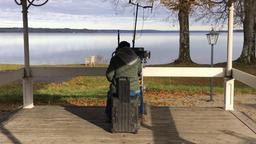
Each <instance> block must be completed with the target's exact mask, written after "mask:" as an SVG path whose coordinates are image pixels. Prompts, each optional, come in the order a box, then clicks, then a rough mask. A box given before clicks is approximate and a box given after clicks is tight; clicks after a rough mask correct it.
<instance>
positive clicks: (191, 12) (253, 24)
mask: <svg viewBox="0 0 256 144" xmlns="http://www.w3.org/2000/svg"><path fill="white" fill-rule="evenodd" d="M111 1H115V2H116V3H118V2H119V0H111ZM154 1H159V0H134V2H138V3H140V2H148V3H152V2H154ZM160 3H161V4H163V5H164V6H165V7H166V8H168V9H169V10H170V14H172V15H176V16H177V17H178V22H179V28H180V39H179V56H178V58H177V59H176V61H175V63H193V61H192V60H191V56H190V40H189V39H190V38H189V37H190V34H189V19H190V17H193V18H195V19H196V20H197V21H198V20H201V21H204V22H206V23H208V24H214V25H224V24H225V23H226V22H227V19H228V8H229V7H230V5H231V3H233V4H234V7H235V10H234V18H235V25H238V26H243V32H244V43H243V49H242V53H241V55H240V57H239V58H238V59H237V60H236V62H239V63H243V64H255V63H256V57H255V47H256V45H255V39H256V0H160Z"/></svg>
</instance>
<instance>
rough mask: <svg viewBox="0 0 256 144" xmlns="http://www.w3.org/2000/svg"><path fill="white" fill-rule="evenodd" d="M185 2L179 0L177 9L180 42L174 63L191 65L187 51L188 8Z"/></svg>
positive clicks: (184, 0)
mask: <svg viewBox="0 0 256 144" xmlns="http://www.w3.org/2000/svg"><path fill="white" fill-rule="evenodd" d="M186 2H187V1H186V0H181V2H180V3H181V5H182V8H180V9H179V14H178V17H179V25H180V41H179V45H180V48H179V57H178V59H177V60H176V61H175V63H192V60H191V58H190V50H189V7H188V5H187V4H186Z"/></svg>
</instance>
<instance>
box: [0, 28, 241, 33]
mask: <svg viewBox="0 0 256 144" xmlns="http://www.w3.org/2000/svg"><path fill="white" fill-rule="evenodd" d="M117 31H118V30H90V29H69V28H57V29H53V28H29V32H30V33H117ZM140 31H141V30H138V32H140ZM22 32H23V29H22V28H0V33H22ZM142 32H143V33H178V32H179V31H177V30H170V31H167V30H142ZM190 32H193V33H202V32H205V33H208V32H209V31H206V30H192V31H190ZM219 32H221V33H222V32H223V33H225V32H227V31H219ZM234 32H243V30H234ZM120 33H133V30H120Z"/></svg>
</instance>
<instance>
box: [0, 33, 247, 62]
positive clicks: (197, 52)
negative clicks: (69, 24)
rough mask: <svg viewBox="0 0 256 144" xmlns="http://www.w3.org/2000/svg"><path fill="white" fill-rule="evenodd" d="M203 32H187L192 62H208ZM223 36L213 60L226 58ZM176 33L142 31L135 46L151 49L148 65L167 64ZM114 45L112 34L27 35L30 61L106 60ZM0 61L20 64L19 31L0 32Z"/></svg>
mask: <svg viewBox="0 0 256 144" xmlns="http://www.w3.org/2000/svg"><path fill="white" fill-rule="evenodd" d="M205 34H206V33H203V32H202V33H191V38H190V46H191V58H192V60H193V61H194V62H196V63H201V64H209V63H210V46H209V45H208V42H207V40H206V36H205ZM131 39H132V34H129V33H128V34H121V40H127V41H130V42H131ZM226 43H227V35H226V33H221V34H220V37H219V40H218V43H217V44H216V45H215V47H214V63H218V62H224V61H226V45H227V44H226ZM178 44H179V34H178V33H164V34H163V33H147V34H146V33H145V34H142V35H138V38H137V41H136V46H142V47H145V49H147V50H150V51H151V59H150V60H149V61H148V63H150V64H160V63H170V62H173V61H174V60H175V59H176V58H177V57H178V47H179V45H178ZM242 44H243V33H235V34H234V54H233V58H234V59H236V58H238V57H239V55H240V53H241V50H242ZM116 46H117V36H116V34H102V33H94V34H76V33H74V34H73V33H71V34H62V33H54V34H49V33H43V34H41V33H40V34H36V33H33V34H30V57H31V64H81V63H83V61H84V58H85V57H87V56H91V55H98V56H102V57H104V58H105V59H107V61H108V60H109V59H110V57H111V53H112V52H113V50H114V49H115V47H116ZM0 63H2V64H3V63H9V64H22V63H23V37H22V34H20V33H0Z"/></svg>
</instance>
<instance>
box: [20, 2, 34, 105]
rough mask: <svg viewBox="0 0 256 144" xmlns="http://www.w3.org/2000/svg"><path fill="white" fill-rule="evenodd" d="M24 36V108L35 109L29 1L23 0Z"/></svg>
mask: <svg viewBox="0 0 256 144" xmlns="http://www.w3.org/2000/svg"><path fill="white" fill-rule="evenodd" d="M21 3H22V14H23V35H24V63H25V75H24V79H23V108H33V107H34V104H33V82H32V78H31V72H30V62H29V37H28V15H27V14H28V7H27V0H22V1H21Z"/></svg>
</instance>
